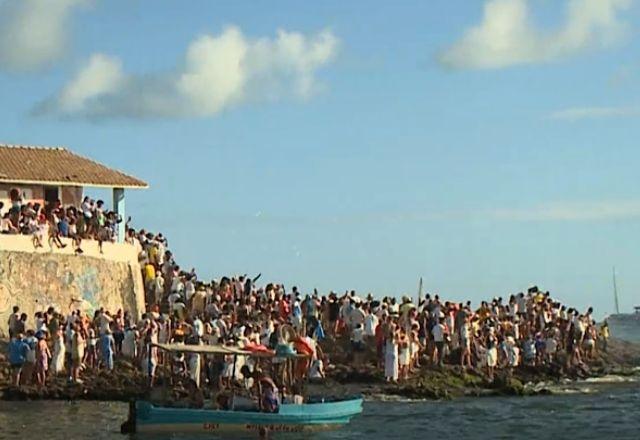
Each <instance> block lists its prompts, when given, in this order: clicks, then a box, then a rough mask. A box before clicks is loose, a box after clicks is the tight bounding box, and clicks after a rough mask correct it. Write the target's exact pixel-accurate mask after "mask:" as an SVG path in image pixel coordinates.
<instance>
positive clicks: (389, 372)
mask: <svg viewBox="0 0 640 440" xmlns="http://www.w3.org/2000/svg"><path fill="white" fill-rule="evenodd" d="M398 373H399V367H398V336H397V335H396V332H395V327H394V326H392V327H391V328H390V329H389V334H388V335H387V343H386V346H385V354H384V376H385V378H386V380H387V382H397V381H398Z"/></svg>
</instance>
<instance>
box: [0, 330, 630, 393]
mask: <svg viewBox="0 0 640 440" xmlns="http://www.w3.org/2000/svg"><path fill="white" fill-rule="evenodd" d="M341 342H342V341H328V342H327V343H325V344H323V345H324V346H325V351H326V352H327V353H328V354H329V356H330V357H331V359H332V364H333V367H331V368H330V369H329V371H328V374H327V380H326V381H324V382H323V383H319V384H310V385H308V387H307V390H306V391H307V393H308V394H323V395H334V396H338V395H349V394H364V395H365V396H367V397H369V398H371V399H378V398H380V399H382V398H384V399H389V398H393V397H394V396H395V397H397V398H404V399H452V398H457V397H463V396H478V397H482V396H498V395H509V396H525V395H533V394H544V393H550V391H549V389H548V387H546V386H545V384H559V383H561V382H566V381H569V380H579V379H586V378H590V377H602V376H605V375H610V374H614V375H619V376H627V375H634V374H637V373H638V369H637V366H639V365H640V344H634V343H629V342H624V341H619V340H612V341H610V343H609V347H608V350H607V352H606V353H604V352H600V353H599V354H598V356H597V358H596V359H593V360H591V361H589V362H588V365H586V366H585V367H584V368H573V369H567V368H566V367H565V366H564V365H563V364H562V362H561V361H560V362H559V363H557V364H554V365H550V366H545V367H535V368H534V367H527V366H523V367H519V368H516V369H515V370H513V371H512V372H507V371H504V370H503V371H499V372H498V373H497V374H496V377H495V378H494V380H493V381H489V380H488V379H487V377H486V376H485V375H484V372H482V371H479V370H475V369H474V370H465V369H462V368H460V367H459V366H451V365H445V366H444V367H427V366H424V367H422V368H421V369H420V371H416V372H414V374H412V376H411V378H410V379H408V380H406V381H403V382H401V383H400V384H389V383H386V382H385V380H384V377H383V373H382V372H381V371H380V370H379V369H377V368H374V367H373V363H372V361H373V356H374V354H373V353H368V354H365V355H364V357H363V359H358V360H354V359H353V358H352V357H351V354H350V353H349V352H348V350H347V349H346V347H347V346H348V345H347V344H342V343H341ZM354 361H355V362H354ZM82 379H83V383H81V384H74V383H69V382H68V381H67V378H66V377H56V378H53V379H49V380H48V381H47V386H46V387H45V388H42V389H39V388H38V387H36V386H31V385H29V386H22V387H19V388H16V387H12V386H11V385H10V382H11V369H10V366H9V364H8V363H7V361H6V342H2V343H0V398H1V399H4V400H36V399H45V400H47V399H48V400H102V401H129V400H130V399H132V398H140V397H144V396H145V395H146V394H147V386H146V380H145V378H144V376H143V375H142V374H141V373H140V371H139V370H138V369H137V368H135V367H134V366H133V365H132V364H131V363H129V362H127V361H123V360H118V361H117V362H116V368H115V369H114V371H111V372H109V371H106V370H87V371H85V372H84V374H83V376H82Z"/></svg>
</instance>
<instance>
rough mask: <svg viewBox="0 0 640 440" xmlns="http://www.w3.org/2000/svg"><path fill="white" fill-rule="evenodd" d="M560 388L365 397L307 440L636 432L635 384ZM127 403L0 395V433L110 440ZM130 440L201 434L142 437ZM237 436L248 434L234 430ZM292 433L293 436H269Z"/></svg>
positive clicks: (639, 426) (639, 405)
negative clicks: (341, 421) (345, 419)
mask: <svg viewBox="0 0 640 440" xmlns="http://www.w3.org/2000/svg"><path fill="white" fill-rule="evenodd" d="M564 392H565V394H562V395H556V396H539V397H528V398H484V399H461V400H456V401H451V402H368V403H367V404H365V411H364V414H363V415H362V416H361V417H359V418H357V419H355V420H354V421H353V423H352V424H351V425H349V426H348V427H345V428H344V429H343V430H340V431H333V432H329V433H321V434H317V435H306V436H305V438H312V439H327V440H329V439H389V438H398V439H511V438H527V439H529V438H531V439H547V438H553V439H554V440H561V439H571V440H575V439H591V438H595V439H614V438H615V439H639V438H640V384H639V383H638V382H626V383H622V384H621V383H615V384H612V383H603V382H602V381H600V382H599V381H595V382H586V383H582V384H579V385H575V384H571V385H567V386H566V387H565V389H564ZM126 415H127V406H126V405H125V404H121V403H99V402H80V403H67V402H19V403H10V402H0V439H17V438H36V439H37V438H42V439H54V440H55V439H68V440H72V439H92V440H100V439H115V438H123V439H126V438H127V437H126V436H121V435H120V434H119V427H120V423H121V422H122V421H123V420H124V419H125V418H126ZM130 438H131V440H187V439H190V438H195V439H199V438H216V437H212V436H211V435H205V436H202V437H186V436H181V435H174V436H142V435H135V436H131V437H130ZM242 438H256V436H253V437H242ZM272 438H276V439H280V438H282V439H295V438H300V437H299V435H298V436H297V435H293V434H290V435H274V436H273V437H272Z"/></svg>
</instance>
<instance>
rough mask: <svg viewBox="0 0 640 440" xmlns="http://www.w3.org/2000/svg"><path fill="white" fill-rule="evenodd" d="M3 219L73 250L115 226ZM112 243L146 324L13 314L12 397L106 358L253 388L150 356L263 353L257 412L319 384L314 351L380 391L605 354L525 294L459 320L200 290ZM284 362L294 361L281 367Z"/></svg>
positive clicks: (132, 234) (234, 366)
mask: <svg viewBox="0 0 640 440" xmlns="http://www.w3.org/2000/svg"><path fill="white" fill-rule="evenodd" d="M8 215H9V218H10V222H11V224H12V225H14V227H18V229H19V230H20V231H21V232H29V231H31V230H30V229H29V228H31V227H32V226H28V225H33V224H34V221H35V224H38V223H40V222H41V221H43V222H48V223H50V224H51V226H52V227H55V228H57V229H56V230H57V231H58V232H59V235H60V236H69V237H72V238H74V237H77V240H78V243H77V245H78V247H79V246H80V244H79V242H80V240H81V239H82V238H87V237H93V238H96V237H98V236H100V235H101V234H102V233H104V232H101V231H104V230H105V229H109V230H110V231H111V232H109V233H108V234H106V233H105V236H104V237H105V238H109V237H113V235H112V234H113V233H115V225H116V224H117V222H118V221H120V219H118V218H117V216H115V214H114V213H112V212H108V211H106V210H105V209H104V205H103V204H102V203H101V202H100V201H98V202H95V203H94V202H93V201H92V200H90V199H88V198H87V199H85V201H84V202H83V205H82V207H81V208H79V209H75V208H64V209H63V208H62V207H60V206H58V207H56V206H53V209H50V210H48V209H47V210H45V211H44V213H43V212H42V210H41V209H40V207H37V206H30V205H29V204H27V205H24V206H13V207H12V208H11V210H10V212H9V213H8ZM14 221H15V222H14ZM56 222H57V224H56ZM64 223H66V226H64ZM72 224H73V225H75V228H73V229H71V228H70V225H72ZM61 225H63V226H61ZM80 225H82V226H80ZM25 228H26V229H25ZM31 233H32V232H31ZM54 235H55V234H54ZM50 239H51V238H50ZM53 240H54V242H55V240H56V239H55V237H54V238H53ZM74 240H75V238H74ZM125 241H126V242H128V243H130V244H132V245H135V246H138V247H139V249H140V263H141V268H142V277H143V280H144V285H145V301H146V310H147V311H146V313H144V314H143V315H142V316H141V317H137V316H131V315H130V314H129V313H128V312H127V311H123V310H118V311H115V312H114V311H108V310H104V309H99V310H96V311H95V312H93V313H89V312H88V311H86V310H72V311H65V312H64V313H63V311H62V310H56V309H55V308H53V307H50V308H49V309H48V310H46V311H44V310H43V311H41V312H38V313H36V315H35V316H34V317H28V316H27V315H26V314H23V313H21V312H20V308H19V306H16V307H15V308H14V312H13V314H12V315H11V318H10V319H9V323H8V325H9V334H10V337H11V342H10V344H9V361H10V363H11V365H12V368H13V371H14V376H13V380H14V384H15V385H16V386H19V385H21V384H28V383H35V384H37V385H38V386H40V387H44V386H46V384H47V380H48V379H49V378H50V377H52V376H56V375H66V376H67V377H68V380H69V381H72V382H81V381H82V376H83V374H84V372H85V371H86V370H87V369H96V368H101V369H107V370H111V369H113V368H115V366H116V365H117V363H116V362H115V361H114V360H115V359H118V358H123V359H129V360H130V361H131V362H133V363H134V364H135V365H137V366H138V367H139V368H140V370H141V371H142V372H143V373H144V374H145V375H146V376H148V379H149V381H150V383H153V382H154V381H155V380H156V378H157V371H158V366H163V367H164V368H165V369H168V370H169V371H171V372H172V375H173V374H175V375H177V376H178V377H183V378H184V380H185V381H187V382H185V383H188V384H189V386H190V387H191V388H192V389H196V390H197V389H201V388H203V387H211V388H216V389H225V388H229V387H232V386H234V385H237V383H238V381H241V383H245V384H252V383H253V382H255V381H254V380H253V379H255V378H256V377H261V378H262V379H260V380H263V379H264V380H267V379H266V373H265V372H264V369H263V368H264V367H263V366H262V365H260V363H259V362H257V361H256V360H254V359H253V358H251V357H248V358H245V357H238V356H234V355H231V354H224V353H222V354H219V355H216V356H203V355H202V354H201V353H198V352H189V353H187V354H185V353H177V354H175V355H174V354H173V353H171V354H170V353H162V352H159V351H158V346H157V345H155V344H168V343H183V344H193V345H211V346H220V347H234V348H239V349H245V350H266V351H269V350H271V351H272V353H273V354H274V357H273V359H272V365H271V367H270V368H271V370H269V377H273V379H274V381H272V383H273V384H274V385H273V386H268V387H266V389H267V390H270V393H271V394H268V395H266V396H265V402H264V407H268V405H269V402H273V401H274V399H275V398H274V394H277V393H278V392H279V393H283V392H284V394H286V393H287V391H286V389H285V388H286V387H287V386H288V387H290V389H291V390H292V391H291V393H293V394H292V395H293V396H295V395H297V393H296V392H295V391H294V390H295V388H296V387H297V386H298V385H299V384H300V383H302V382H304V381H306V380H322V379H323V378H324V377H325V369H326V368H327V367H328V363H329V358H328V356H327V355H326V354H325V353H324V352H323V350H322V346H323V345H325V347H326V346H327V344H323V341H324V340H325V339H327V338H329V340H330V341H332V344H331V345H332V347H331V348H332V349H335V347H336V346H343V347H346V349H347V350H346V351H347V353H348V355H349V356H350V358H351V359H350V360H351V361H352V363H353V365H355V366H356V367H358V366H359V365H364V364H368V365H370V366H372V367H376V368H378V369H379V371H380V372H381V373H382V372H383V373H384V377H385V379H386V380H387V381H388V382H398V381H402V380H406V379H407V378H409V377H411V376H412V375H413V374H415V373H416V372H419V371H420V370H421V368H422V366H423V365H426V366H429V367H431V368H439V367H442V366H444V365H456V366H459V367H462V368H466V369H474V370H476V371H480V372H483V373H484V374H486V377H487V378H488V380H493V378H494V375H495V372H496V370H497V369H506V370H512V369H514V368H517V367H519V366H521V365H527V366H534V367H535V366H544V365H554V364H556V365H557V364H562V365H563V366H564V367H578V368H580V367H583V366H584V365H585V362H587V361H588V360H589V359H591V358H593V357H594V356H595V355H596V347H598V349H603V350H606V341H607V339H608V337H609V334H608V327H606V325H604V326H603V327H600V328H598V327H597V326H596V323H595V321H594V319H593V316H592V314H593V310H592V309H591V308H589V309H588V310H586V311H585V312H580V311H578V310H577V309H574V308H570V307H567V306H565V305H563V304H562V303H560V302H559V301H557V300H556V299H554V298H553V297H552V296H551V295H550V293H549V292H544V291H542V290H540V289H539V288H537V287H532V288H530V289H529V290H528V291H527V293H524V292H523V293H518V294H515V295H512V296H510V297H509V298H508V299H506V300H504V299H502V298H495V299H493V300H492V301H488V302H482V303H481V304H480V305H479V307H472V304H471V302H466V303H456V302H451V301H445V300H442V299H440V297H439V296H438V295H429V294H427V295H426V297H424V298H419V299H418V301H416V302H413V300H412V299H411V298H409V297H403V298H401V299H400V300H399V301H398V300H396V298H391V297H385V298H382V299H376V298H374V297H373V296H372V295H367V296H366V297H361V296H359V295H358V294H357V293H356V292H355V291H347V292H345V293H343V294H341V295H338V294H336V293H334V292H330V293H328V294H326V295H321V294H320V293H318V292H317V291H315V290H314V291H313V292H309V293H307V294H304V293H302V292H300V291H299V290H298V289H297V288H296V287H292V288H291V289H287V288H285V286H284V285H283V284H279V283H266V284H263V285H259V284H258V280H259V279H260V278H261V275H257V276H255V277H250V276H248V275H242V276H235V277H223V278H221V279H219V280H213V281H211V282H206V283H205V282H203V281H201V280H200V279H199V278H198V276H197V273H196V272H195V270H193V269H192V270H189V271H185V270H183V269H182V268H181V267H180V266H179V265H178V264H176V262H175V260H174V256H173V254H172V253H171V251H170V250H169V249H168V242H167V239H166V238H165V237H164V236H163V235H162V234H155V233H152V232H149V231H146V230H139V231H136V230H134V229H131V228H127V235H126V237H125ZM597 342H598V343H597ZM326 351H330V350H326ZM295 353H298V354H303V355H304V357H298V358H296V362H288V359H290V357H289V356H290V355H291V354H295ZM269 380H271V379H269ZM247 386H249V387H250V386H252V385H247Z"/></svg>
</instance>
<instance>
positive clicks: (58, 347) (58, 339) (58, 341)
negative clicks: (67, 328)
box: [51, 327, 67, 375]
mask: <svg viewBox="0 0 640 440" xmlns="http://www.w3.org/2000/svg"><path fill="white" fill-rule="evenodd" d="M66 352H67V350H66V347H65V344H64V335H63V328H62V327H60V328H58V330H57V331H56V333H55V335H54V341H53V359H52V360H51V371H52V372H53V374H54V375H58V374H60V373H63V372H64V361H65V354H66Z"/></svg>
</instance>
